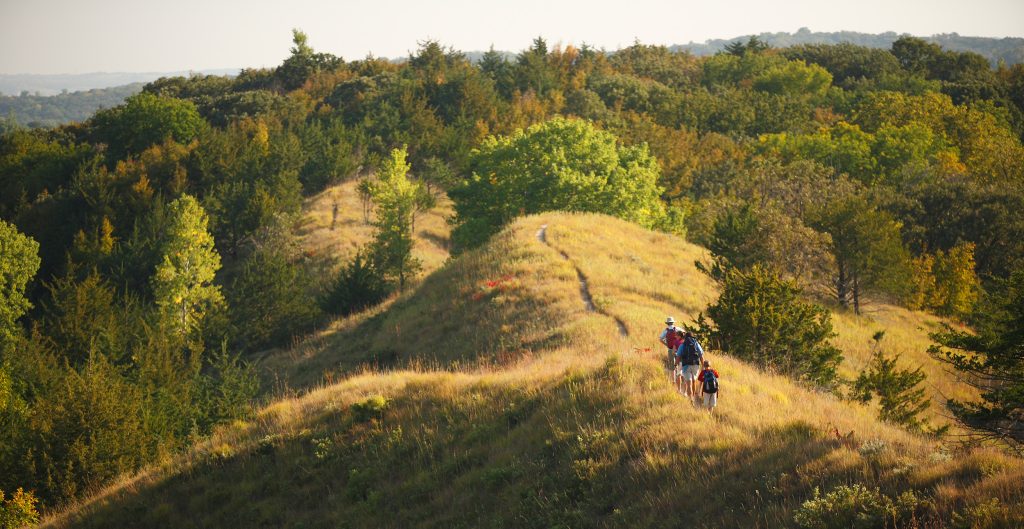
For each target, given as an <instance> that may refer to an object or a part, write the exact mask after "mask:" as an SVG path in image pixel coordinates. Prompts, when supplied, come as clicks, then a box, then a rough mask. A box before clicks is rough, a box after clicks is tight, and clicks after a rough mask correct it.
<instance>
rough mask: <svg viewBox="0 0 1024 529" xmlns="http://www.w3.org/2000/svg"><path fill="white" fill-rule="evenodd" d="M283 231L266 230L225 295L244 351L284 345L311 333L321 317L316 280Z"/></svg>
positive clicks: (288, 235)
mask: <svg viewBox="0 0 1024 529" xmlns="http://www.w3.org/2000/svg"><path fill="white" fill-rule="evenodd" d="M291 237H292V236H291V234H290V233H287V232H286V231H284V230H266V232H265V233H264V234H263V235H261V236H260V237H259V242H258V243H256V248H255V249H254V250H253V252H252V253H251V254H250V255H248V256H247V257H246V258H245V260H244V261H243V262H242V266H241V270H240V271H239V273H238V275H237V276H235V279H234V280H233V281H232V282H231V285H230V287H229V288H227V290H226V291H225V297H226V298H227V301H228V306H229V307H230V311H229V313H230V317H231V322H232V326H233V328H234V329H236V330H237V343H239V344H240V345H241V346H243V347H244V348H245V349H246V350H249V351H255V350H259V349H261V348H265V347H270V346H276V345H284V344H286V343H287V342H288V340H289V339H291V338H292V337H293V336H298V335H301V334H303V333H306V332H309V331H310V330H312V329H313V327H314V326H315V325H316V323H317V321H318V320H319V318H320V316H321V313H320V311H319V309H318V307H317V304H316V301H315V298H314V296H313V289H312V287H313V277H312V275H311V274H310V272H309V270H308V269H307V267H305V266H304V265H303V263H302V262H301V260H300V255H299V252H298V249H297V248H295V245H294V243H293V242H292V241H291V240H290V239H291Z"/></svg>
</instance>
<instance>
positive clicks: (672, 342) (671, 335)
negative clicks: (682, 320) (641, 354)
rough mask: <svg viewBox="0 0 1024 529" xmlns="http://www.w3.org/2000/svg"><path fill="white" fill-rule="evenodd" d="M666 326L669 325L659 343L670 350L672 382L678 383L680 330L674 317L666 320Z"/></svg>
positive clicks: (669, 361)
mask: <svg viewBox="0 0 1024 529" xmlns="http://www.w3.org/2000/svg"><path fill="white" fill-rule="evenodd" d="M665 325H667V327H665V330H663V331H661V336H659V337H658V341H660V342H661V344H662V345H664V346H665V347H667V348H668V366H669V369H671V370H672V382H674V383H675V382H678V380H676V379H677V377H678V376H679V374H678V373H676V364H677V363H678V362H676V348H678V347H679V344H680V342H681V341H682V340H680V338H679V332H678V331H679V328H678V327H676V320H675V318H673V317H672V316H669V317H668V318H665Z"/></svg>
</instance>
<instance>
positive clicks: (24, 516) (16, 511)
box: [0, 489, 39, 529]
mask: <svg viewBox="0 0 1024 529" xmlns="http://www.w3.org/2000/svg"><path fill="white" fill-rule="evenodd" d="M38 502H39V500H37V499H36V497H35V496H33V495H32V493H31V492H24V491H22V490H21V489H18V490H16V491H14V494H11V498H10V499H4V491H2V490H0V529H18V528H19V527H26V526H29V525H35V524H36V523H37V522H38V521H39V513H38V512H36V503H38Z"/></svg>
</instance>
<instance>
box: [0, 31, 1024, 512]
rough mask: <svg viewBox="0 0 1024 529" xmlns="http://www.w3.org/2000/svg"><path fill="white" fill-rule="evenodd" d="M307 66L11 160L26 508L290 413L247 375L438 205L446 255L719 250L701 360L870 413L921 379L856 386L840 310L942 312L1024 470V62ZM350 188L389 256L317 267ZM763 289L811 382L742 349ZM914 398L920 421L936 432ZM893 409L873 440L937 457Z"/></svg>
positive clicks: (991, 435) (11, 267)
mask: <svg viewBox="0 0 1024 529" xmlns="http://www.w3.org/2000/svg"><path fill="white" fill-rule="evenodd" d="M294 43H295V45H294V48H292V50H291V55H290V56H289V57H288V58H287V59H286V60H285V61H284V62H283V63H282V64H281V65H280V66H278V67H276V68H271V69H247V70H243V71H242V72H241V73H240V74H239V75H238V76H237V77H233V78H230V77H218V76H192V77H187V78H186V77H174V78H163V79H160V80H158V81H154V82H152V83H149V84H147V85H146V86H145V87H144V88H143V90H142V92H141V93H139V94H137V95H133V96H131V97H129V98H128V99H127V100H126V101H125V102H124V103H123V104H121V105H118V106H115V107H112V108H109V109H104V110H101V111H99V112H97V113H96V114H95V115H93V116H92V117H90V118H89V119H88V120H86V121H84V122H81V123H71V124H67V125H63V126H60V127H56V128H52V129H37V130H27V129H23V128H19V127H13V128H12V129H11V130H9V131H7V132H5V133H4V134H3V136H2V138H0V189H2V196H0V250H2V252H0V291H2V292H3V297H2V298H0V302H2V305H0V339H2V347H3V348H2V351H0V426H2V428H0V490H2V491H4V492H6V493H8V494H11V493H13V492H14V491H16V490H18V489H22V490H24V491H31V492H30V494H31V497H28V498H26V496H25V495H24V494H19V495H17V496H16V498H19V499H18V500H17V502H15V503H11V504H10V507H9V508H10V509H11V510H12V512H13V511H14V510H17V509H22V507H21V506H23V505H30V506H31V505H32V504H34V503H35V502H36V501H38V508H39V509H40V510H44V511H45V510H48V509H53V508H56V507H59V506H61V505H65V504H66V503H67V502H69V501H72V500H75V499H78V498H81V497H83V496H85V495H87V494H89V493H90V492H92V491H95V490H96V489H97V488H98V487H100V486H102V485H104V484H106V483H109V482H110V481H111V480H113V479H114V478H115V477H117V476H119V475H121V474H122V473H125V472H130V471H133V470H137V469H139V468H141V467H142V466H144V465H146V464H148V463H151V462H155V461H163V460H166V459H167V458H169V457H171V456H172V455H173V454H176V453H180V452H181V451H182V450H184V449H186V448H187V447H189V446H192V445H193V444H195V443H196V442H197V441H199V440H202V439H204V438H206V436H208V435H209V434H210V433H211V432H212V431H214V428H215V427H216V426H217V425H219V424H224V423H229V422H231V421H233V420H236V419H240V418H244V417H246V416H247V415H248V414H251V413H252V406H251V403H253V402H255V401H257V400H258V399H261V398H269V397H267V396H268V395H270V394H271V393H272V392H273V391H274V390H275V388H269V387H261V385H260V383H259V377H258V376H257V375H256V372H255V368H254V365H253V362H254V361H255V358H256V357H257V356H256V354H257V353H260V352H263V351H266V350H267V349H270V348H275V347H282V346H287V345H289V344H291V343H292V342H293V340H296V339H298V338H300V337H302V336H304V335H307V334H308V333H310V332H313V331H314V330H315V329H318V328H320V327H321V326H322V325H324V324H325V322H327V321H329V320H330V319H331V318H332V317H333V316H334V315H345V314H350V313H353V312H358V311H360V310H363V309H365V308H367V307H369V306H373V305H374V304H375V303H377V302H379V301H380V300H382V299H384V298H385V297H387V296H388V295H390V294H392V293H395V292H403V291H405V290H406V289H408V288H409V286H410V285H414V284H415V283H416V281H417V278H418V276H419V272H420V270H421V269H422V263H420V262H419V261H418V260H417V259H416V258H414V257H413V255H412V252H411V249H412V246H413V242H412V231H413V229H414V228H413V227H414V225H415V223H416V220H417V215H419V214H421V213H422V212H423V211H426V210H429V209H430V208H432V207H434V205H435V204H436V202H437V200H438V199H440V198H442V197H443V195H444V194H447V195H448V196H450V197H451V200H452V201H453V209H454V215H453V217H452V220H451V224H452V236H451V241H450V243H449V244H450V249H451V252H452V254H453V255H460V254H465V253H467V252H471V251H472V250H473V249H474V248H477V247H480V246H481V245H482V244H485V243H486V242H487V241H488V240H490V239H491V237H492V236H493V234H495V233H499V232H500V231H501V230H502V229H503V228H504V227H506V226H507V225H508V224H510V223H512V222H514V221H515V219H516V218H518V217H520V216H522V215H524V214H531V213H539V212H542V211H547V210H561V211H574V212H595V213H605V214H610V215H613V216H616V217H619V218H622V219H626V220H629V221H631V222H635V223H637V224H640V225H642V226H644V227H647V228H651V229H655V230H659V231H662V232H665V233H669V234H673V235H676V236H685V238H686V239H688V240H689V241H692V242H695V243H697V244H700V245H702V246H705V247H707V248H708V249H709V250H710V251H711V253H712V256H713V261H712V262H709V263H708V264H707V267H708V270H707V272H708V274H709V277H713V278H714V280H715V281H716V282H717V283H718V284H719V285H720V288H721V289H722V292H723V296H722V300H720V301H719V302H718V304H716V305H714V306H713V308H709V310H708V313H709V316H710V317H711V319H712V320H713V323H711V322H707V321H703V322H702V325H701V326H700V332H701V333H703V336H706V337H708V339H710V340H712V341H714V342H715V343H716V344H717V345H719V346H720V347H722V348H723V349H725V350H726V351H729V352H730V353H731V354H734V355H736V356H737V357H739V358H744V359H749V360H751V361H752V362H754V363H756V364H764V366H765V367H766V368H768V369H771V370H773V371H777V372H784V373H786V374H788V375H792V376H794V377H795V378H798V379H800V380H801V381H802V383H805V384H808V385H810V386H814V387H819V388H823V389H824V390H826V391H832V392H835V393H837V394H842V395H844V396H845V397H848V398H861V397H863V399H864V400H865V401H870V400H872V399H877V398H881V397H884V396H891V395H888V394H886V395H882V393H881V392H884V391H885V388H886V384H885V383H879V382H878V380H892V379H891V378H886V377H892V376H896V377H897V378H900V377H902V380H904V381H910V382H914V379H915V376H914V375H913V374H910V375H908V374H907V373H906V372H903V373H901V372H898V371H896V372H894V370H893V367H892V365H889V364H886V362H885V361H886V357H885V356H884V355H883V354H881V352H880V353H879V357H880V358H879V361H878V363H877V367H876V369H875V370H874V371H871V372H870V373H868V375H871V376H866V377H865V378H864V379H863V380H857V381H846V382H849V384H848V385H845V386H844V385H843V381H841V380H839V377H838V375H837V373H836V369H835V364H836V362H837V357H836V354H837V351H836V350H834V349H835V348H834V347H831V346H825V345H822V344H821V343H820V342H822V341H825V340H827V339H828V338H829V337H830V336H831V329H830V327H829V324H828V322H827V318H826V317H825V316H824V311H823V309H820V306H822V305H823V306H829V307H833V306H834V307H837V308H838V310H843V311H846V310H848V311H851V312H853V313H855V314H859V313H861V312H863V311H865V310H868V309H869V308H870V307H871V305H872V304H873V303H881V302H883V301H884V302H887V303H895V304H899V305H902V306H904V307H908V308H912V309H920V310H927V311H931V312H933V313H935V314H938V315H941V316H942V317H944V318H946V321H948V322H950V323H953V324H955V325H956V326H954V327H948V328H946V329H945V331H944V332H940V333H938V334H937V335H936V336H935V340H936V345H935V346H934V350H933V354H934V356H935V357H936V358H938V359H940V360H942V361H945V362H948V363H949V365H950V366H951V367H952V368H955V369H959V370H961V371H964V372H966V373H970V374H971V377H970V380H971V383H972V384H974V385H976V386H978V388H979V391H980V392H981V399H980V400H975V401H970V402H959V401H956V400H955V399H954V400H953V401H952V402H950V410H951V413H952V414H953V415H954V416H955V417H956V419H957V421H958V424H960V425H961V426H962V427H963V428H964V430H963V431H964V432H965V434H964V435H967V436H969V438H970V439H973V440H977V439H980V438H985V439H987V442H991V443H993V444H996V445H998V446H1000V447H1002V448H1003V449H1006V450H1009V451H1016V450H1020V447H1021V444H1020V443H1021V440H1022V439H1024V434H1022V431H1021V428H1020V427H1019V419H1020V414H1021V409H1022V405H1021V401H1020V395H1021V387H1022V373H1024V366H1022V363H1021V358H1020V354H1019V352H1020V347H1021V336H1020V329H1021V328H1022V327H1021V321H1024V310H1022V305H1021V302H1022V301H1024V261H1022V259H1024V216H1022V215H1021V214H1020V212H1021V211H1022V210H1024V147H1022V144H1021V140H1022V137H1024V65H1021V64H1016V65H1014V66H1005V65H999V66H997V67H992V66H991V65H990V63H989V61H988V60H987V59H986V58H984V57H982V56H980V55H977V54H974V53H970V52H954V51H948V50H945V49H942V48H941V47H939V46H938V45H935V44H932V43H929V42H926V41H924V40H921V39H917V38H911V37H901V38H899V39H897V40H896V41H895V42H894V43H893V44H892V47H891V48H890V49H888V50H885V49H872V48H867V47H862V46H856V45H851V44H839V45H798V46H792V47H786V48H773V47H771V46H769V45H768V44H767V43H765V42H763V41H761V40H759V39H757V38H751V39H749V40H746V41H739V42H734V43H732V44H730V45H728V46H727V47H726V48H725V50H724V51H723V52H721V53H718V54H715V55H711V56H708V57H696V56H694V55H691V54H689V53H685V52H673V51H671V50H670V49H668V48H666V47H662V46H648V45H642V44H636V45H634V46H631V47H629V48H625V49H623V50H620V51H617V52H615V53H611V54H606V53H603V52H600V51H598V50H594V49H591V48H588V47H585V46H584V47H581V48H576V47H573V46H565V47H561V46H555V47H551V46H549V45H548V44H547V43H546V42H545V41H544V40H543V39H540V38H538V39H536V40H535V41H534V42H533V43H532V45H531V46H530V47H529V48H528V49H526V50H523V51H522V52H520V53H519V54H518V55H516V56H515V57H514V58H513V59H511V60H510V59H507V58H506V57H505V56H504V55H503V54H501V53H498V52H495V51H493V50H492V51H491V52H488V53H486V54H485V55H483V56H482V57H481V59H480V60H479V62H477V63H475V64H474V63H471V62H470V61H469V60H468V59H467V58H466V57H465V56H464V55H463V54H461V53H460V52H458V51H456V50H453V49H450V48H447V47H445V46H444V45H443V44H441V43H439V42H434V41H428V42H424V43H422V44H421V46H420V47H419V49H417V50H416V51H415V52H414V53H413V54H412V55H411V56H410V57H409V58H408V60H406V61H404V62H392V61H387V60H383V59H376V58H372V57H371V58H366V59H362V60H354V61H346V60H344V59H343V58H341V57H336V56H333V55H331V54H326V53H319V52H316V51H315V50H313V49H311V48H310V47H309V46H308V45H307V43H306V37H305V35H304V34H302V33H301V32H298V31H296V32H295V35H294ZM351 179H358V180H359V182H360V184H359V189H360V192H361V194H362V196H364V197H365V206H364V207H365V208H366V212H367V213H366V220H367V222H369V223H371V224H372V226H373V229H374V237H373V240H372V241H371V242H369V243H368V244H366V245H365V246H364V247H362V248H360V251H359V252H358V253H357V254H356V255H355V256H354V257H353V258H351V259H348V260H346V261H345V262H340V263H336V262H333V260H332V258H331V256H329V255H322V254H316V253H313V252H309V251H304V250H303V249H302V248H301V247H300V246H299V244H298V242H297V235H296V233H297V229H298V225H297V220H298V215H299V213H300V209H301V207H302V204H303V200H304V198H306V197H310V196H313V195H315V194H317V193H319V192H321V191H323V190H324V189H326V188H328V187H329V186H333V185H335V184H338V183H340V182H343V181H347V180H351ZM371 212H372V213H373V214H372V215H371V214H370V213H371ZM371 218H372V220H371ZM751 289H753V290H755V291H757V290H764V291H770V292H773V293H775V294H778V298H777V299H773V300H770V301H769V302H766V303H768V304H769V305H770V304H771V303H778V304H779V306H781V307H784V308H785V309H786V314H788V315H792V314H802V316H794V318H797V319H800V321H795V322H794V323H793V325H794V327H793V328H794V329H798V330H799V332H800V333H805V334H806V335H807V336H808V338H807V340H808V343H791V342H787V341H786V340H787V337H785V336H777V337H773V338H772V339H778V340H779V342H778V343H779V344H782V346H785V347H790V348H792V350H800V351H801V352H805V353H806V355H807V356H806V358H804V357H800V358H796V357H794V358H795V359H786V361H787V362H790V363H789V364H787V366H785V368H784V369H783V368H781V367H780V366H779V364H776V363H775V362H777V361H778V359H775V358H772V357H771V356H770V354H768V353H770V351H769V352H766V351H765V350H749V351H747V350H745V349H744V347H743V346H741V345H735V344H732V345H730V344H729V343H728V339H729V336H730V333H729V331H728V325H729V323H728V322H730V321H731V322H733V324H734V325H736V326H737V328H743V327H744V326H745V325H746V324H745V323H744V322H746V321H748V319H749V318H750V317H751V316H750V314H748V313H735V312H734V309H735V307H730V306H728V303H729V300H730V299H736V300H738V301H737V306H742V305H743V303H744V301H745V298H743V296H744V295H746V294H744V292H746V293H749V292H750V291H751ZM792 307H795V308H792ZM816 307H817V308H816ZM790 308H792V310H790ZM780 310H781V309H780ZM801 318H802V319H801ZM702 319H703V318H702ZM754 319H756V318H754ZM811 320H813V322H814V323H813V324H809V323H808V322H810V321H811ZM748 327H749V326H748ZM968 329H973V331H968ZM805 331H806V332H805ZM811 335H814V336H811ZM801 336H804V334H801ZM880 339H881V338H879V340H880ZM810 342H814V343H810ZM730 347H732V349H731V350H730ZM887 366H888V367H887ZM775 368H778V369H775ZM872 377H873V378H872ZM918 382H919V381H918ZM916 383H917V382H914V383H906V384H904V386H906V387H905V388H902V389H906V390H907V391H905V392H904V393H902V394H901V395H902V396H901V395H896V396H895V397H894V398H896V397H898V398H897V402H896V405H897V406H898V407H901V408H900V410H904V411H905V409H906V407H907V406H910V407H911V408H913V407H914V406H919V404H920V398H917V399H916V400H915V399H914V398H913V395H912V393H913V391H912V390H913V387H914V385H915V384H916ZM847 386H849V387H847ZM854 393H856V395H854ZM873 395H874V396H873ZM908 395H909V396H908ZM900 410H896V411H894V410H892V409H890V410H888V411H889V415H887V416H885V415H884V414H883V419H885V420H887V421H890V422H894V423H897V424H902V425H903V426H905V427H907V428H910V429H914V430H916V431H920V432H926V433H929V434H931V435H942V433H943V432H942V431H938V430H932V429H930V428H929V426H928V425H926V424H923V423H921V422H920V421H916V420H915V418H916V416H915V415H914V414H913V413H911V414H909V416H908V415H907V414H902V415H901V414H900V413H897V411H900ZM951 442H952V441H951ZM0 499H2V498H0ZM4 505H8V504H7V503H5V504H4ZM5 508H7V507H5ZM22 510H23V511H25V512H28V511H31V510H32V509H31V508H25V509H22ZM19 512H21V511H19Z"/></svg>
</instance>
